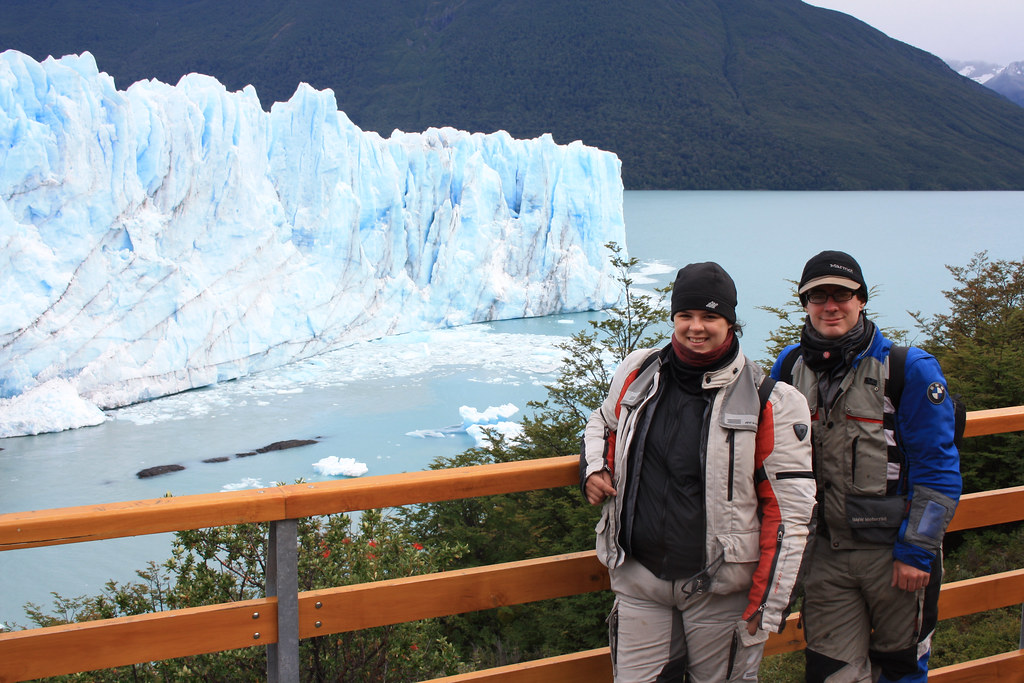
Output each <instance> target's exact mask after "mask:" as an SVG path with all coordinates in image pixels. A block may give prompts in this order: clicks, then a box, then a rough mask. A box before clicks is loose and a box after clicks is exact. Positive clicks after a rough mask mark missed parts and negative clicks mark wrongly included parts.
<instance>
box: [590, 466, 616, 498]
mask: <svg viewBox="0 0 1024 683" xmlns="http://www.w3.org/2000/svg"><path fill="white" fill-rule="evenodd" d="M584 492H585V493H586V494H587V502H588V503H590V504H591V505H597V504H598V503H603V502H604V499H605V498H607V497H608V496H614V495H615V488H614V487H612V474H611V472H609V471H608V470H601V471H600V472H594V473H593V474H591V475H590V476H589V477H587V483H586V486H585V487H584Z"/></svg>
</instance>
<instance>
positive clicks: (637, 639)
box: [608, 559, 768, 683]
mask: <svg viewBox="0 0 1024 683" xmlns="http://www.w3.org/2000/svg"><path fill="white" fill-rule="evenodd" d="M610 576H611V585H612V590H613V591H614V592H615V604H614V606H613V607H612V612H611V614H610V615H609V617H608V635H609V642H610V644H611V651H612V666H613V670H614V673H615V681H616V683H651V682H653V681H680V682H681V681H683V680H684V676H686V675H687V674H689V679H687V680H688V681H690V682H691V683H713V682H719V683H720V682H721V681H756V680H757V671H758V668H759V667H760V664H761V655H762V653H763V651H764V641H765V640H767V639H768V634H767V632H765V631H758V632H757V634H755V635H753V636H751V635H750V634H749V633H747V624H746V622H744V621H742V616H743V611H744V609H746V606H747V596H746V594H744V593H733V594H731V595H715V594H712V593H707V592H704V593H693V594H688V593H687V588H688V587H687V586H686V582H685V581H665V580H663V579H659V578H658V577H656V576H655V575H654V574H652V573H651V572H649V571H648V570H647V569H646V568H645V567H644V566H643V565H641V564H640V563H639V562H637V561H636V560H632V559H627V560H626V562H625V563H624V564H623V565H622V566H621V567H618V568H617V569H613V570H612V571H611V572H610Z"/></svg>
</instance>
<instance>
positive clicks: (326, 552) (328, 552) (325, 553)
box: [320, 550, 331, 557]
mask: <svg viewBox="0 0 1024 683" xmlns="http://www.w3.org/2000/svg"><path fill="white" fill-rule="evenodd" d="M320 554H321V555H323V556H324V557H330V556H331V551H330V550H325V551H323V552H322V553H320Z"/></svg>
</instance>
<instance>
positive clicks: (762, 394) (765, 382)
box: [757, 375, 775, 415]
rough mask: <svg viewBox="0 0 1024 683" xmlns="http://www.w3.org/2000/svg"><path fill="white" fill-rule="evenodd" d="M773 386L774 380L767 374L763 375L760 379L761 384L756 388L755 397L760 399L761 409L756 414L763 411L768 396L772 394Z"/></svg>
mask: <svg viewBox="0 0 1024 683" xmlns="http://www.w3.org/2000/svg"><path fill="white" fill-rule="evenodd" d="M774 388H775V380H774V379H772V378H771V377H769V376H768V375H765V376H764V379H762V380H761V386H759V387H758V388H757V398H758V399H760V401H761V410H760V411H759V412H758V415H760V414H761V413H763V412H764V408H765V406H767V405H768V397H770V396H771V395H772V389H774Z"/></svg>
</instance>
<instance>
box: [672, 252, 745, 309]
mask: <svg viewBox="0 0 1024 683" xmlns="http://www.w3.org/2000/svg"><path fill="white" fill-rule="evenodd" d="M689 309H697V310H702V311H710V312H712V313H717V314H719V315H720V316H722V317H723V318H725V319H726V320H728V321H729V324H733V323H735V322H736V284H735V283H734V282H733V281H732V278H731V277H729V274H728V273H727V272H725V270H724V269H723V268H722V266H720V265H718V264H717V263H713V262H711V261H708V262H707V263H691V264H690V265H688V266H686V267H684V268H680V269H679V272H678V273H676V281H675V282H674V283H673V285H672V317H675V315H676V313H678V312H679V311H685V310H689Z"/></svg>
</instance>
